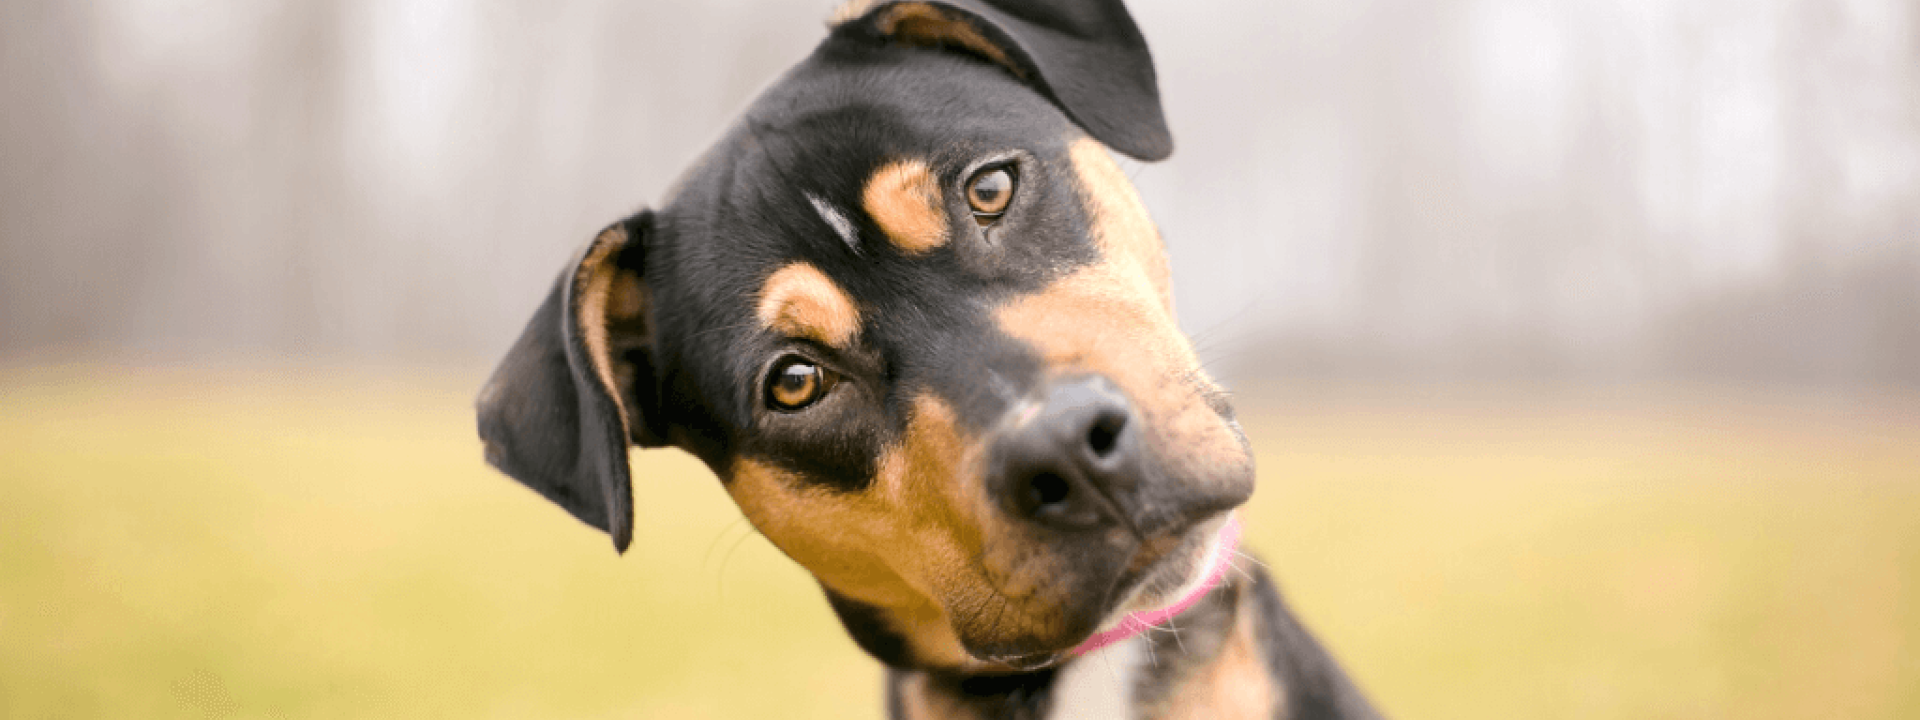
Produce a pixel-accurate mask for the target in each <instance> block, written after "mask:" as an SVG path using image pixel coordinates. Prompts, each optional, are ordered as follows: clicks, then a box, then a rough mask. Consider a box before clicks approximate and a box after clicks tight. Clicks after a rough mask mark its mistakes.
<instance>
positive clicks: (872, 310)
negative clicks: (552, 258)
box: [656, 43, 1097, 422]
mask: <svg viewBox="0 0 1920 720" xmlns="http://www.w3.org/2000/svg"><path fill="white" fill-rule="evenodd" d="M1088 142H1091V141H1089V140H1086V138H1085V135H1084V133H1082V132H1081V131H1080V130H1078V129H1077V128H1076V126H1074V125H1073V124H1072V122H1071V121H1070V120H1068V119H1067V118H1066V117H1065V115H1064V114H1062V113H1061V112H1060V111H1059V110H1058V109H1057V108H1056V107H1054V106H1053V105H1052V104H1051V103H1050V102H1049V101H1048V100H1046V99H1044V98H1042V97H1041V96H1039V95H1038V94H1037V93H1035V92H1033V91H1032V90H1031V89H1030V88H1028V87H1026V86H1025V85H1023V84H1021V82H1020V81H1019V80H1018V79H1016V78H1014V77H1013V76H1012V75H1011V74H1010V73H1008V72H1007V71H1005V70H1003V69H1001V68H999V67H997V66H994V65H990V64H988V63H985V62H981V61H979V60H977V59H973V58H969V57H964V56H955V55H951V54H948V53H942V52H935V51H930V50H927V49H923V48H887V47H879V48H857V49H842V50H835V49H834V46H833V45H832V44H831V43H829V44H828V45H826V46H823V48H822V50H821V51H820V52H818V53H816V54H815V55H814V56H813V57H811V58H809V59H808V60H807V61H805V62H803V63H802V64H801V65H799V66H797V67H796V68H795V69H794V70H792V71H791V72H789V73H788V74H787V75H786V76H784V77H783V78H782V79H781V80H780V81H778V82H776V83H775V85H774V86H773V87H771V88H769V89H768V91H767V92H766V93H765V94H764V95H763V96H762V97H761V98H760V99H758V100H757V101H756V102H755V103H754V104H753V105H752V106H751V107H750V108H749V109H748V111H747V112H746V113H745V114H744V115H743V116H742V118H741V120H740V121H739V122H738V123H737V124H736V125H735V127H734V128H733V129H732V130H731V131H729V133H728V134H727V135H726V136H725V137H723V138H722V140H721V141H720V142H719V143H718V144H717V145H716V146H715V148H714V149H713V150H712V151H710V152H709V153H708V155H707V156H706V157H704V158H703V159H702V160H701V161H699V162H698V163H696V164H695V165H694V167H693V168H692V169H691V170H690V171H689V172H688V174H687V175H686V176H685V177H684V178H683V180H682V182H681V184H680V188H679V189H678V190H676V191H675V192H674V193H673V197H672V198H671V199H670V200H669V202H668V204H667V207H666V208H665V209H664V210H663V211H662V215H663V217H664V218H665V219H666V221H665V225H666V226H667V227H668V228H669V230H670V231H669V232H667V233H665V234H664V235H665V237H663V238H661V239H662V240H663V241H664V242H665V243H667V244H670V245H672V246H673V248H672V249H671V251H669V252H667V253H664V255H665V256H666V257H663V260H664V259H666V258H671V259H670V260H667V262H670V263H672V264H675V265H680V266H682V267H681V268H680V269H678V270H667V274H668V275H672V276H678V277H677V278H671V279H669V278H656V279H657V280H663V281H664V282H662V283H661V284H662V285H680V284H684V285H685V287H683V288H681V289H680V291H675V290H671V289H669V290H665V292H664V294H666V295H672V296H677V297H676V299H679V300H682V301H687V300H691V301H692V302H691V303H684V304H682V305H681V306H680V307H681V311H680V312H679V313H677V314H678V315H680V316H683V317H686V318H688V319H693V318H700V319H701V320H700V322H699V325H701V326H704V327H687V328H683V329H682V330H681V331H680V332H673V331H671V330H670V331H669V334H672V335H677V336H679V337H682V338H687V339H688V343H689V344H688V346H687V347H686V348H685V350H687V351H688V352H689V353H690V354H696V355H702V356H707V357H714V356H733V357H749V356H755V355H764V354H767V353H770V352H776V351H777V349H778V344H779V342H780V341H781V337H780V335H781V333H779V332H767V330H768V329H769V328H772V329H779V328H783V327H784V328H789V329H797V330H799V332H798V333H794V332H788V333H786V334H787V335H795V334H798V335H802V336H808V335H811V336H812V337H814V338H815V339H835V338H853V337H855V336H856V335H857V343H858V344H861V345H863V346H864V347H866V348H868V349H875V350H878V351H880V352H883V353H886V354H887V356H888V357H887V362H888V363H889V365H890V367H892V369H893V370H896V371H898V374H896V375H894V377H895V378H896V379H897V380H903V381H909V382H908V383H907V384H909V385H912V386H914V387H912V388H911V389H912V390H915V391H930V392H933V393H934V394H936V395H938V396H940V397H942V399H943V400H945V401H947V402H950V403H952V404H953V405H955V409H956V410H957V411H958V413H959V415H960V416H961V419H962V421H963V422H970V421H978V420H985V419H987V418H991V417H993V416H994V414H995V413H996V412H997V411H998V409H999V405H1000V404H1001V402H1002V399H1003V398H1005V396H1006V395H1007V392H1006V391H1007V390H1008V388H1013V387H1018V386H1020V385H1022V384H1024V383H1025V382H1026V381H1027V380H1029V379H1030V377H1031V376H1033V375H1034V374H1035V373H1036V372H1038V371H1039V369H1040V368H1039V366H1040V362H1039V361H1038V359H1037V358H1036V357H1035V356H1034V353H1033V352H1032V349H1031V348H1030V347H1029V345H1028V344H1027V343H1024V342H1020V341H1017V340H1015V339H1013V338H1011V337H1009V336H1008V335H1007V334H1006V333H1005V332H1004V331H1003V330H1002V329H1001V328H999V327H998V326H997V324H996V322H995V320H994V318H993V317H992V315H991V308H992V307H993V306H995V305H997V304H999V303H1001V302H1004V301H1005V300H1007V299H1009V298H1010V297H1012V296H1015V295H1020V294H1026V293H1032V292H1036V291H1038V290H1040V289H1041V288H1042V287H1043V286H1044V285H1045V284H1046V283H1047V282H1048V281H1050V280H1051V279H1052V278H1054V277H1057V276H1059V275H1060V274H1062V273H1064V272H1066V271H1069V270H1071V268H1073V267H1075V266H1080V265H1085V264H1087V263H1089V262H1093V261H1095V260H1097V257H1096V255H1097V253H1096V252H1095V251H1094V250H1093V245H1092V243H1091V241H1090V240H1089V239H1088V233H1087V230H1088V218H1087V217H1086V216H1085V207H1084V205H1083V203H1082V198H1081V191H1080V188H1079V184H1078V181H1079V178H1078V177H1077V175H1076V173H1075V172H1074V167H1073V160H1072V158H1071V155H1072V152H1073V148H1074V147H1075V145H1076V143H1081V144H1084V143H1088ZM1010 155H1011V156H1016V157H1020V158H1024V159H1025V161H1024V164H1023V166H1022V168H1023V172H1024V173H1025V174H1024V175H1023V176H1022V178H1021V185H1020V188H1019V190H1018V191H1017V193H1016V197H1019V196H1025V197H1027V198H1028V201H1027V202H1028V204H1027V205H1026V206H1025V207H1026V209H1028V210H1032V212H1028V213H1025V214H1024V215H1022V217H1020V218H1019V219H1018V220H1019V223H1020V224H1021V228H1020V230H1019V232H1017V233H1010V234H1009V235H1008V236H1007V237H1008V239H1007V241H1006V242H1004V243H1002V246H1003V247H1001V248H1000V250H999V255H997V256H996V257H995V258H994V259H993V262H992V263H991V264H992V267H984V268H983V266H982V264H981V263H980V262H979V257H977V256H969V255H968V253H966V252H962V251H961V250H962V249H955V250H953V251H950V252H943V253H931V252H927V251H926V248H925V247H915V246H914V243H913V242H910V241H909V240H908V239H907V238H906V237H905V236H907V235H909V234H911V233H910V232H907V231H901V230H900V229H899V227H897V226H905V227H909V228H911V227H913V226H914V223H913V222H912V221H913V219H914V218H913V217H912V216H911V213H909V214H908V215H907V216H904V220H903V216H901V215H899V213H898V212H892V213H890V212H889V208H888V207H883V206H885V205H886V203H882V202H876V193H877V194H878V195H881V196H885V195H888V194H898V195H902V196H918V195H922V194H923V193H920V192H918V191H923V190H925V189H926V187H924V186H926V185H931V186H932V188H931V189H932V193H931V195H932V196H933V197H931V198H926V199H925V203H924V204H923V205H922V208H921V210H922V211H924V212H925V214H926V217H927V219H928V222H933V223H947V225H943V226H941V227H939V228H936V230H937V231H950V232H951V234H952V235H953V236H955V237H958V236H961V235H963V234H966V233H972V232H973V231H974V228H973V227H972V221H971V220H970V219H969V218H967V217H966V216H965V215H964V207H965V205H964V203H965V199H964V197H963V196H962V195H961V193H959V192H958V191H957V187H958V184H959V183H960V182H961V181H962V180H963V179H964V175H963V173H964V172H966V171H968V170H971V169H974V168H977V167H978V166H979V164H980V163H982V162H985V161H992V160H994V159H996V158H1006V157H1009V156H1010ZM954 203H960V204H959V205H957V206H956V205H954ZM891 209H892V210H893V211H899V210H900V208H898V207H892V208H891ZM950 211H951V212H950ZM922 224H923V225H924V224H925V223H922ZM935 234H936V235H941V234H944V233H940V232H936V233H935ZM880 244H888V245H891V247H879V246H878V245H880ZM935 244H938V242H934V243H922V245H923V246H924V245H935ZM970 262H971V263H972V264H971V265H970V264H969V263H970ZM694 266H698V267H697V269H693V270H692V271H688V270H689V269H690V268H694ZM799 266H804V268H805V269H804V270H800V269H797V268H798V267H799ZM695 277H697V278H698V279H699V280H698V282H697V283H695V282H691V281H690V280H689V278H695ZM798 278H804V279H805V282H804V283H800V282H797V281H796V279H798ZM682 281H684V282H682ZM775 281H780V282H779V283H778V284H779V285H780V286H779V287H769V284H770V283H774V282H775ZM803 291H804V292H803ZM816 296H817V297H816ZM769 297H774V298H778V299H779V300H780V301H781V302H778V303H772V304H770V303H769V302H768V301H767V299H768V298H769ZM788 298H793V299H794V300H795V302H793V303H788V302H787V300H788ZM840 305H845V306H848V307H852V308H857V309H858V312H855V313H823V312H816V311H817V310H819V309H822V308H829V307H838V306H840ZM788 307H791V308H793V311H792V312H785V311H784V310H783V308H788ZM770 308H771V309H770ZM688 311H691V312H688ZM829 316H831V317H836V318H840V319H841V320H844V321H847V322H853V323H858V324H859V325H860V326H861V327H859V328H858V330H857V331H856V330H855V329H854V328H852V327H847V326H845V325H846V322H842V323H840V324H839V325H836V326H834V327H826V326H821V327H817V328H815V327H809V326H806V325H805V323H804V322H799V321H804V320H805V319H806V318H807V317H819V318H824V317H829ZM748 318H758V319H759V320H761V322H758V323H755V322H742V321H743V320H745V319H748ZM876 318H878V319H880V320H879V321H872V320H873V319H876ZM670 322H671V321H670ZM714 328H726V330H715V329H714ZM813 331H817V332H813ZM828 344H833V343H828ZM696 346H697V347H696ZM722 370H724V371H725V372H720V371H722ZM756 370H757V366H756V365H755V364H754V363H751V362H740V363H728V364H727V365H726V367H723V368H716V367H712V366H701V367H696V368H694V369H692V372H694V373H697V374H699V375H701V376H703V378H702V379H703V382H702V383H701V384H702V385H704V386H706V390H707V391H708V392H709V393H713V394H710V395H709V397H714V396H715V394H717V395H720V396H725V397H728V400H727V401H724V404H725V405H728V406H731V407H733V408H736V409H737V412H739V413H740V415H739V416H738V417H737V418H735V419H736V420H737V421H740V422H745V421H747V420H748V415H747V414H746V413H747V412H748V411H747V410H746V408H747V407H748V406H750V405H751V404H752V403H753V401H754V399H753V398H752V397H751V396H750V395H749V394H744V393H745V391H747V390H749V389H750V388H751V387H752V386H751V385H750V384H749V383H746V382H743V381H744V380H747V379H748V378H747V376H748V375H750V374H751V373H752V372H754V371H756ZM729 414H731V413H729Z"/></svg>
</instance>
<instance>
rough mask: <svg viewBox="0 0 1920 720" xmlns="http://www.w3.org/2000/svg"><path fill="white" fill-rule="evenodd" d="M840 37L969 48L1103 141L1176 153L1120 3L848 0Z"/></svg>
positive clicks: (1145, 59) (1140, 42)
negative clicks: (845, 32) (854, 34)
mask: <svg viewBox="0 0 1920 720" xmlns="http://www.w3.org/2000/svg"><path fill="white" fill-rule="evenodd" d="M834 21H835V24H836V25H837V26H839V27H841V28H851V29H852V30H855V31H865V32H869V33H873V34H875V35H877V36H879V37H883V38H886V39H889V40H892V41H895V42H905V43H910V44H915V45H930V46H940V47H951V48H957V49H962V50H965V51H967V52H971V53H973V54H975V55H979V56H981V57H983V58H986V59H987V60H990V61H992V62H995V63H998V64H999V65H1001V66H1003V67H1005V68H1007V69H1008V70H1010V71H1012V72H1013V74H1014V75H1016V76H1018V77H1019V78H1020V79H1022V80H1024V81H1026V83H1027V84H1028V85H1031V86H1032V87H1033V88H1034V89H1035V90H1037V91H1039V92H1040V94H1041V95H1044V96H1046V97H1047V99H1049V100H1052V101H1053V102H1054V104H1056V105H1059V106H1060V109H1061V110H1063V111H1065V112H1066V114H1067V117H1069V118H1072V119H1073V121H1074V122H1076V123H1078V124H1079V125H1080V127H1081V128H1083V129H1085V130H1086V131H1087V134H1089V135H1092V136H1093V137H1094V138H1095V139H1098V140H1099V141H1100V142H1103V143H1106V144H1107V146H1108V147H1111V148H1113V149H1115V150H1118V151H1120V152H1123V153H1126V154H1128V155H1131V156H1133V157H1135V158H1138V159H1141V160H1163V159H1165V158H1166V157H1167V156H1168V155H1170V154H1172V153H1173V135H1172V133H1170V132H1168V130H1167V119H1166V116H1165V114H1164V113H1163V112H1162V110H1161V108H1160V86H1159V82H1158V81H1157V80H1156V79H1155V77H1154V73H1153V57H1152V56H1151V55H1149V54H1148V53H1147V40H1146V38H1144V37H1141V35H1140V28H1139V27H1137V26H1135V25H1134V23H1133V17H1132V16H1130V15H1128V14H1127V8H1126V6H1124V5H1122V4H1121V3H1120V0H1062V1H1060V2H1035V0H909V1H906V2H886V1H882V2H873V1H872V0H851V2H849V3H848V4H847V5H844V6H842V7H841V9H840V10H839V11H837V12H836V13H835V15H834Z"/></svg>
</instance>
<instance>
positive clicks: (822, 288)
mask: <svg viewBox="0 0 1920 720" xmlns="http://www.w3.org/2000/svg"><path fill="white" fill-rule="evenodd" d="M757 314H758V315H759V318H760V324H761V325H764V326H766V328H767V329H769V330H772V331H774V332H777V333H781V334H784V335H788V336H791V337H801V338H807V339H809V340H813V341H816V342H820V343H824V344H827V345H831V346H833V347H846V346H847V344H848V343H850V342H852V341H853V336H854V335H855V334H856V333H858V332H859V331H860V311H859V309H858V308H856V307H855V306H854V303H853V298H851V297H848V296H847V293H846V291H844V290H841V289H840V286H839V285H836V284H834V282H833V280H831V279H829V278H828V277H827V275H826V273H822V272H820V269H819V268H816V267H814V266H813V265H811V264H809V263H804V262H796V263H793V264H791V265H788V266H786V267H783V268H780V269H779V270H778V271H775V272H774V273H773V275H771V276H769V277H768V278H767V282H766V284H764V285H762V286H761V288H760V306H759V308H758V313H757Z"/></svg>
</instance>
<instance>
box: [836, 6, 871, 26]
mask: <svg viewBox="0 0 1920 720" xmlns="http://www.w3.org/2000/svg"><path fill="white" fill-rule="evenodd" d="M876 2H877V0H847V1H846V2H843V3H840V5H839V6H838V7H835V8H834V9H833V14H831V15H828V16H827V27H830V28H834V27H840V26H841V25H845V24H847V23H850V22H853V21H855V20H859V19H860V18H861V17H862V16H864V15H866V14H867V12H868V11H870V10H872V9H873V6H874V5H875V4H876Z"/></svg>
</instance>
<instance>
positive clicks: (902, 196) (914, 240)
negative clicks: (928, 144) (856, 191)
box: [860, 160, 947, 254]
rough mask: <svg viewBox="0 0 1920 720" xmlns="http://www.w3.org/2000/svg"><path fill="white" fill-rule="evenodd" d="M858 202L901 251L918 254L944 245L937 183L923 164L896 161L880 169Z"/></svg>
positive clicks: (944, 225)
mask: <svg viewBox="0 0 1920 720" xmlns="http://www.w3.org/2000/svg"><path fill="white" fill-rule="evenodd" d="M860 200H861V204H862V205H863V206H864V207H865V208H866V211H867V215H868V216H869V217H872V218H873V221H874V222H876V223H879V224H880V229H881V230H885V231H886V233H887V239H888V240H891V241H893V244H894V246H895V247H898V248H900V249H901V250H902V251H905V252H907V253H909V254H919V253H923V252H926V251H928V250H932V249H934V248H937V247H940V245H941V244H942V243H945V242H946V241H947V213H946V210H945V209H944V208H942V207H941V203H940V181H939V180H938V179H937V178H935V177H934V176H933V171H932V170H931V169H929V168H928V167H927V164H926V163H925V162H922V161H919V160H895V161H893V162H890V163H887V164H886V165H883V166H881V167H880V169H879V170H876V171H874V173H873V176H872V177H870V178H868V179H867V187H866V190H864V191H862V192H861V196H860Z"/></svg>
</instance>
